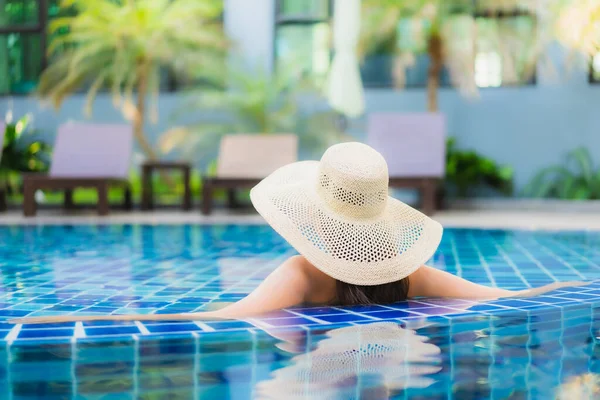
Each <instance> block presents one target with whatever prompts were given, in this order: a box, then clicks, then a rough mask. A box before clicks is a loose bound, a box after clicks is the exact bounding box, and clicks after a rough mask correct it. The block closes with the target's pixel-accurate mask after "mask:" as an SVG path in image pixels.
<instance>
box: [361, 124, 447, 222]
mask: <svg viewBox="0 0 600 400" xmlns="http://www.w3.org/2000/svg"><path fill="white" fill-rule="evenodd" d="M367 138H368V139H367V142H368V144H369V145H370V146H372V147H373V148H375V149H376V150H377V151H379V152H380V153H381V154H382V155H383V157H384V158H385V159H386V161H387V163H388V168H389V174H390V187H394V188H414V189H417V190H419V192H420V195H421V209H422V210H423V212H425V213H426V214H432V213H433V212H434V211H435V208H436V207H435V204H436V193H437V190H438V186H439V184H440V181H441V180H442V179H443V178H444V174H445V171H446V123H445V119H444V116H443V115H442V114H437V113H415V114H399V113H376V114H371V115H370V116H369V123H368V135H367Z"/></svg>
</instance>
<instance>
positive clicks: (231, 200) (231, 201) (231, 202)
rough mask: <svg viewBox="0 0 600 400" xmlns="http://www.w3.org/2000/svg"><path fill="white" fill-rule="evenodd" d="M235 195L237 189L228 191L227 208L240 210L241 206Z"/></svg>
mask: <svg viewBox="0 0 600 400" xmlns="http://www.w3.org/2000/svg"><path fill="white" fill-rule="evenodd" d="M235 194H236V193H235V189H227V206H228V207H229V208H238V206H239V204H238V202H237V199H236V197H235Z"/></svg>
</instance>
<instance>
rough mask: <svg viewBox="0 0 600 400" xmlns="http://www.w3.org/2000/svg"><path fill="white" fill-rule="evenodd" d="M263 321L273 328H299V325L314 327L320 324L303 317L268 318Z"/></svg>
mask: <svg viewBox="0 0 600 400" xmlns="http://www.w3.org/2000/svg"><path fill="white" fill-rule="evenodd" d="M261 321H263V322H265V323H266V324H268V325H271V326H299V325H314V324H316V323H318V320H317V321H315V320H314V319H308V318H302V317H291V318H267V319H262V318H261Z"/></svg>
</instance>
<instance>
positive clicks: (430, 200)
mask: <svg viewBox="0 0 600 400" xmlns="http://www.w3.org/2000/svg"><path fill="white" fill-rule="evenodd" d="M436 186H437V185H436V182H435V181H434V180H432V179H426V180H424V181H423V185H422V187H421V207H422V210H423V213H424V214H426V215H431V214H433V213H434V211H435V194H436Z"/></svg>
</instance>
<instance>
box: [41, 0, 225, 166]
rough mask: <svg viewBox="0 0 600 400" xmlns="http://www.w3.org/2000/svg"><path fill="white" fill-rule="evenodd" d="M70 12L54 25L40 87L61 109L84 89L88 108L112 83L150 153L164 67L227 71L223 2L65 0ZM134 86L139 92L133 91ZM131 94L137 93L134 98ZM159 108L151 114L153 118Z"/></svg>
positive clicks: (116, 100)
mask: <svg viewBox="0 0 600 400" xmlns="http://www.w3.org/2000/svg"><path fill="white" fill-rule="evenodd" d="M60 4H61V9H63V10H66V13H68V14H71V15H70V16H64V17H60V18H57V19H55V20H54V21H53V22H52V23H51V24H50V34H51V35H52V36H51V37H52V38H51V42H50V45H49V47H48V54H49V57H50V65H49V66H48V68H47V69H46V70H45V71H44V73H43V74H42V76H41V78H40V84H39V93H40V95H41V96H42V98H45V99H49V100H50V101H51V102H52V103H53V105H54V106H55V107H56V108H59V107H60V106H61V105H62V103H63V101H64V100H65V99H66V98H67V97H68V96H70V95H72V94H73V93H75V92H77V91H78V90H81V89H86V90H87V102H86V113H87V114H88V115H89V114H91V108H92V105H93V102H94V100H95V98H96V95H97V93H98V92H99V91H100V90H101V89H103V88H107V87H110V91H111V93H112V96H113V104H114V105H115V107H117V108H118V109H120V110H121V111H122V113H123V115H124V116H125V118H127V119H128V120H130V121H132V123H133V127H134V133H135V137H136V140H137V141H138V143H139V145H140V147H141V149H142V150H143V151H144V153H145V154H146V156H148V157H149V158H151V159H154V158H156V152H155V151H154V149H153V147H152V146H151V144H150V143H149V142H148V140H147V138H146V136H145V135H144V121H145V119H146V115H147V104H146V100H147V97H148V96H149V95H151V96H152V98H153V100H154V105H155V106H154V107H156V102H157V98H158V93H159V85H160V78H161V73H164V71H165V70H173V71H177V72H180V73H182V74H183V75H188V74H191V71H200V72H199V73H197V74H196V75H200V76H203V77H204V79H211V74H212V72H213V71H219V70H220V69H222V65H223V61H224V59H225V57H224V53H225V52H224V50H225V49H226V48H227V45H228V43H227V40H226V39H225V37H224V34H223V30H222V26H221V23H220V22H219V17H220V15H221V14H222V4H223V2H222V0H93V1H89V0H61V3H60ZM134 92H135V94H134ZM134 96H135V97H136V99H134ZM156 114H157V113H156V109H153V112H152V113H151V114H150V116H151V120H153V121H155V120H156Z"/></svg>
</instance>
